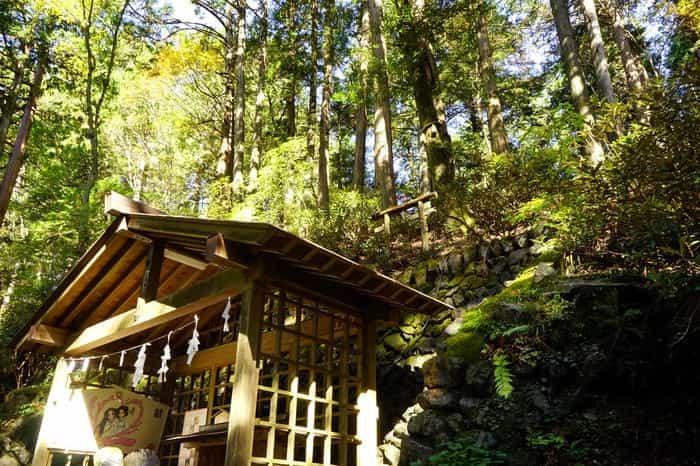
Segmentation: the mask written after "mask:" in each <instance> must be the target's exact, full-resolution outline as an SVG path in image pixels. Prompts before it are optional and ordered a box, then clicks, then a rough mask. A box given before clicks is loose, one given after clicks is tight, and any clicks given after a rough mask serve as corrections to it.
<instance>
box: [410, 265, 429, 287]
mask: <svg viewBox="0 0 700 466" xmlns="http://www.w3.org/2000/svg"><path fill="white" fill-rule="evenodd" d="M413 277H414V279H415V283H416V286H417V287H419V288H421V287H424V286H425V285H427V283H428V267H427V265H426V264H425V263H421V264H418V265H417V266H416V270H415V272H414V275H413Z"/></svg>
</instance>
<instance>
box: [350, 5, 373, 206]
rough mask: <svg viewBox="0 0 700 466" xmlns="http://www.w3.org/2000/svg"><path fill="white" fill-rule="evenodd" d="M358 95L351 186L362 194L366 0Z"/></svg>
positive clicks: (362, 11)
mask: <svg viewBox="0 0 700 466" xmlns="http://www.w3.org/2000/svg"><path fill="white" fill-rule="evenodd" d="M359 32H360V34H359V36H360V37H359V45H360V55H359V58H358V61H359V63H360V95H359V96H358V103H357V109H356V111H355V159H354V163H353V168H352V185H353V188H354V189H355V190H356V191H359V192H362V191H363V189H364V187H365V152H366V151H367V91H368V89H367V80H368V72H369V61H368V53H369V44H370V25H369V6H368V5H367V0H362V1H361V2H360V31H359Z"/></svg>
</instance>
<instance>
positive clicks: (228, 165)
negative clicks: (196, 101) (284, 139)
mask: <svg viewBox="0 0 700 466" xmlns="http://www.w3.org/2000/svg"><path fill="white" fill-rule="evenodd" d="M224 22H225V23H226V26H225V28H224V109H223V110H224V112H223V120H222V122H221V146H220V148H219V163H218V166H217V170H216V171H217V172H218V173H219V174H220V175H224V176H225V177H226V179H227V180H229V181H233V129H234V123H233V114H234V107H235V105H236V104H235V89H236V86H235V75H234V70H235V55H236V42H237V41H236V33H235V30H236V28H235V9H234V7H233V4H232V2H226V11H225V13H224Z"/></svg>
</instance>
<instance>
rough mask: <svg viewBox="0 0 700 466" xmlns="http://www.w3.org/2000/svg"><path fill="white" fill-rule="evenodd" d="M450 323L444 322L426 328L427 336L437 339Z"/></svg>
mask: <svg viewBox="0 0 700 466" xmlns="http://www.w3.org/2000/svg"><path fill="white" fill-rule="evenodd" d="M450 323H451V322H450V321H449V320H444V321H442V322H440V323H439V324H434V325H431V326H430V327H428V332H427V334H428V335H430V336H431V337H438V336H440V335H441V334H442V332H444V331H445V329H446V328H447V327H449V326H450Z"/></svg>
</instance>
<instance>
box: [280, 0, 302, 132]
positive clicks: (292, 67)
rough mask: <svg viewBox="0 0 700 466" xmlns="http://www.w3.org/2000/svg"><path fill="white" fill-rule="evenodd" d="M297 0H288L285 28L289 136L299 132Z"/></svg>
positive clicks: (285, 89)
mask: <svg viewBox="0 0 700 466" xmlns="http://www.w3.org/2000/svg"><path fill="white" fill-rule="evenodd" d="M295 2H296V0H287V8H286V10H287V11H286V13H287V14H286V18H285V28H286V29H287V44H286V46H287V58H286V60H285V62H284V63H283V70H284V74H285V86H284V115H285V122H286V131H287V137H290V138H292V137H294V136H296V134H297V109H296V98H297V66H296V62H297V50H298V48H299V34H298V31H297V28H298V25H297V21H296V10H297V8H296V3H295Z"/></svg>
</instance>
